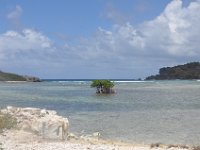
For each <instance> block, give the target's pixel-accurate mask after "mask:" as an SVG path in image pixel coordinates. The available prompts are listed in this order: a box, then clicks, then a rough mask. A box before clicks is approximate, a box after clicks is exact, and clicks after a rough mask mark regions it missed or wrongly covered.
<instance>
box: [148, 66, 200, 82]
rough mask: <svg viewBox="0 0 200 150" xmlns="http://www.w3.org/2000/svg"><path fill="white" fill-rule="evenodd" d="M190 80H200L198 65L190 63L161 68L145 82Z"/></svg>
mask: <svg viewBox="0 0 200 150" xmlns="http://www.w3.org/2000/svg"><path fill="white" fill-rule="evenodd" d="M176 79H179V80H192V79H200V63H199V62H190V63H187V64H184V65H178V66H174V67H164V68H161V69H160V71H159V74H157V75H152V76H149V77H147V78H146V80H176Z"/></svg>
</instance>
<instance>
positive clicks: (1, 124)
mask: <svg viewBox="0 0 200 150" xmlns="http://www.w3.org/2000/svg"><path fill="white" fill-rule="evenodd" d="M16 125H17V120H16V119H15V118H13V117H12V116H11V115H9V114H3V113H1V112H0V132H3V130H4V129H11V128H13V127H15V126H16Z"/></svg>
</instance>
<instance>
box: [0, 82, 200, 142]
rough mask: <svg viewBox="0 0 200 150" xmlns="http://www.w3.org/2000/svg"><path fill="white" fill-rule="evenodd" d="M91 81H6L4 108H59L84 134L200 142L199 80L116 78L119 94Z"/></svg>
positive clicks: (0, 86) (0, 100) (1, 89)
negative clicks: (105, 92) (100, 90)
mask: <svg viewBox="0 0 200 150" xmlns="http://www.w3.org/2000/svg"><path fill="white" fill-rule="evenodd" d="M90 84H91V82H90V81H89V80H82V81H80V80H79V81H78V80H68V81H67V80H45V81H44V82H40V83H7V82H0V107H5V106H7V105H11V106H20V107H39V108H46V109H52V110H56V111H57V112H58V113H59V114H60V115H63V116H65V117H68V119H69V122H70V131H71V132H73V133H76V134H78V135H82V134H85V135H86V134H92V133H93V132H100V133H101V137H102V138H104V139H111V140H117V141H124V142H132V143H139V144H150V143H157V142H160V143H164V144H190V145H197V144H198V145H199V144H200V82H199V81H195V80H194V81H179V80H177V81H115V90H116V91H117V93H116V94H110V95H98V94H96V93H95V91H96V89H93V88H91V87H90Z"/></svg>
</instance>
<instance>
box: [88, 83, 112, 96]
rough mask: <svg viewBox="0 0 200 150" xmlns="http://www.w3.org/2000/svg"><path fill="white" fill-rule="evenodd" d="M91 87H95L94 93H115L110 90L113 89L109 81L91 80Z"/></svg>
mask: <svg viewBox="0 0 200 150" xmlns="http://www.w3.org/2000/svg"><path fill="white" fill-rule="evenodd" d="M91 87H96V88H97V91H96V93H106V94H109V93H115V91H114V90H113V89H112V88H113V87H114V83H113V82H111V81H109V80H93V81H92V84H91Z"/></svg>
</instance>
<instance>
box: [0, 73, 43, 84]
mask: <svg viewBox="0 0 200 150" xmlns="http://www.w3.org/2000/svg"><path fill="white" fill-rule="evenodd" d="M0 81H29V82H40V79H39V78H37V77H30V76H21V75H17V74H14V73H7V72H2V71H0Z"/></svg>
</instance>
